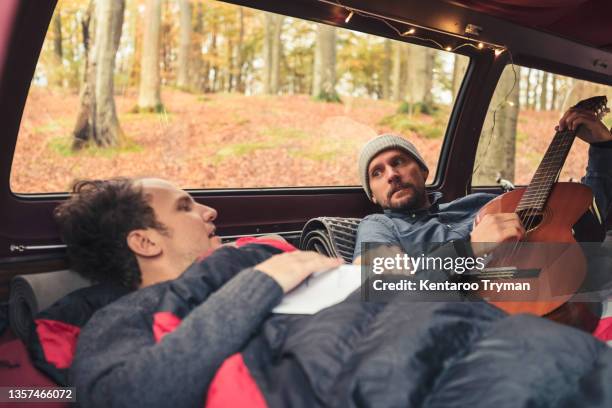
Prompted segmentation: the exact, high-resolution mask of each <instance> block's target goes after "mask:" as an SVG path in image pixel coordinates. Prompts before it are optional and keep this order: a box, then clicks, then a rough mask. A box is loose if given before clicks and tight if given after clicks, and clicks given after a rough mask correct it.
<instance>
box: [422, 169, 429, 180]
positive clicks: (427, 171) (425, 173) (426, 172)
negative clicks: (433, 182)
mask: <svg viewBox="0 0 612 408" xmlns="http://www.w3.org/2000/svg"><path fill="white" fill-rule="evenodd" d="M421 174H423V181H427V177H428V176H429V170H427V169H424V168H421Z"/></svg>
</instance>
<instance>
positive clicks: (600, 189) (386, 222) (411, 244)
mask: <svg viewBox="0 0 612 408" xmlns="http://www.w3.org/2000/svg"><path fill="white" fill-rule="evenodd" d="M582 182H583V183H584V184H586V185H588V186H590V187H591V189H592V190H593V195H594V197H595V201H596V203H597V207H598V209H599V212H600V215H601V217H602V219H604V220H605V219H606V211H607V209H608V206H609V205H610V202H611V201H612V148H609V147H598V146H595V145H591V147H590V148H589V164H588V167H587V172H586V175H585V176H584V177H583V179H582ZM494 197H495V195H494V194H485V193H474V194H470V195H467V196H465V197H461V198H458V199H456V200H454V201H451V202H449V203H444V204H438V202H439V201H440V199H441V198H442V194H441V193H433V194H431V195H430V201H431V202H432V205H431V207H430V208H428V209H422V210H417V211H394V210H385V211H384V214H371V215H368V216H367V217H365V218H364V219H363V220H362V221H361V223H360V224H359V228H358V230H357V240H356V243H355V251H354V254H353V258H357V257H358V256H360V255H361V250H362V248H361V246H362V245H361V244H362V243H364V242H372V243H385V244H392V245H398V246H400V247H401V248H402V249H403V250H404V251H405V252H406V253H407V254H413V255H418V254H420V253H422V252H429V251H427V250H426V249H430V248H426V247H427V246H428V245H431V244H432V243H444V242H448V241H451V240H460V239H467V238H469V236H470V234H471V232H472V227H473V224H474V217H475V216H476V214H477V213H478V210H480V208H481V207H482V206H483V205H485V204H486V203H487V202H489V201H490V200H491V199H493V198H494Z"/></svg>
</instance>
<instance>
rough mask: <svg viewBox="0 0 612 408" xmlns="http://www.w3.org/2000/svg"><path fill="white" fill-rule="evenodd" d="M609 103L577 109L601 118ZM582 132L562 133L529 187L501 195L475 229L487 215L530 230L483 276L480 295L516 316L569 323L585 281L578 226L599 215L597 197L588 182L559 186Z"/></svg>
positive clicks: (586, 103) (594, 101)
mask: <svg viewBox="0 0 612 408" xmlns="http://www.w3.org/2000/svg"><path fill="white" fill-rule="evenodd" d="M606 103H607V99H606V97H605V96H597V97H593V98H589V99H585V100H583V101H581V102H579V103H578V104H577V105H576V106H575V108H581V109H586V110H590V111H592V112H593V113H595V115H596V116H597V117H598V118H599V119H601V118H602V117H603V116H604V115H605V113H607V112H608V111H609V109H608V108H607V106H606ZM577 131H578V129H576V130H574V131H571V130H564V131H559V132H556V134H555V136H554V138H553V140H552V142H551V144H550V146H549V147H548V150H547V151H546V153H545V154H544V158H543V159H542V162H541V163H540V165H539V167H538V169H537V170H536V172H535V175H534V176H533V179H532V180H531V182H530V183H529V185H528V186H527V187H524V188H518V189H516V190H513V191H510V192H507V193H505V194H502V195H501V196H499V197H496V198H495V199H493V200H492V201H490V202H489V203H488V204H487V205H485V206H484V207H483V208H482V209H481V210H480V211H479V212H478V214H477V215H476V218H475V221H474V223H475V225H477V224H478V223H479V222H480V221H481V220H482V219H483V218H484V216H485V215H487V214H496V213H509V212H514V213H516V214H517V215H518V217H519V219H520V221H521V223H522V224H523V226H524V228H525V231H526V235H525V237H524V239H523V240H522V241H521V242H519V243H512V244H503V245H502V246H500V248H499V250H494V251H493V253H492V254H491V256H490V257H487V259H488V260H489V262H487V264H486V268H485V269H483V270H482V271H481V272H479V274H478V276H477V279H479V280H480V281H481V284H480V285H479V287H480V290H479V292H478V293H479V295H480V296H481V297H483V298H484V299H485V300H488V301H489V302H490V303H493V304H495V305H496V306H497V307H499V308H501V309H503V310H505V311H506V312H508V313H510V314H514V313H532V314H536V315H538V316H548V317H551V316H553V317H554V316H555V314H556V315H561V317H556V318H555V319H554V320H562V321H563V320H564V319H566V318H567V317H564V313H560V309H562V306H563V305H566V304H567V305H569V303H566V302H568V300H569V299H570V298H571V297H572V296H573V295H574V294H575V293H576V292H577V291H578V289H579V288H580V287H581V285H582V283H583V281H584V279H585V276H586V273H587V266H586V258H585V255H584V253H583V252H582V250H581V249H580V246H579V245H577V244H576V242H577V240H576V237H575V236H574V233H573V228H574V225H575V224H576V223H577V222H578V220H579V219H581V217H582V216H583V215H584V214H585V213H587V212H588V211H593V212H596V208H593V205H594V200H593V194H592V192H591V189H590V188H589V187H588V186H585V185H583V184H580V183H572V182H557V181H558V178H559V174H560V172H561V169H562V167H563V164H564V163H565V160H566V158H567V155H568V153H569V151H570V148H571V146H572V143H573V142H574V139H575V137H576V133H577ZM588 240H589V241H590V240H591V239H588ZM536 243H542V244H536ZM483 280H488V282H496V283H505V284H509V285H505V287H506V288H510V289H511V290H504V291H501V292H500V291H498V289H493V288H491V286H492V285H490V284H489V285H487V286H488V288H487V289H486V290H485V289H484V287H485V285H483V284H482V282H483ZM525 284H527V285H525ZM499 287H501V286H498V288H499ZM512 288H517V290H512ZM525 288H529V290H525ZM570 303H571V304H572V305H570V307H571V309H572V310H569V311H567V313H569V314H570V315H572V316H573V318H576V314H577V312H576V310H575V309H576V307H580V306H579V305H577V304H573V303H574V302H570ZM566 323H569V324H571V323H572V322H567V321H566Z"/></svg>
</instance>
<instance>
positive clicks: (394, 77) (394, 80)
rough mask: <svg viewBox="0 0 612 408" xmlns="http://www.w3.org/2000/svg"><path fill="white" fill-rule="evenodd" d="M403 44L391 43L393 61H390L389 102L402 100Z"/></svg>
mask: <svg viewBox="0 0 612 408" xmlns="http://www.w3.org/2000/svg"><path fill="white" fill-rule="evenodd" d="M403 45H404V44H403V43H400V42H395V43H393V60H392V69H391V84H392V88H391V100H393V101H396V102H397V101H401V100H402V99H404V92H403V91H404V87H403V86H402V85H403V84H404V83H402V77H403V75H402V67H403V65H404V64H402V59H403V58H402V56H403V54H404V47H403Z"/></svg>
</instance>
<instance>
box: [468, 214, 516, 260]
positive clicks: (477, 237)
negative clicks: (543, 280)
mask: <svg viewBox="0 0 612 408" xmlns="http://www.w3.org/2000/svg"><path fill="white" fill-rule="evenodd" d="M524 236H525V228H524V227H523V224H521V220H520V219H519V216H518V215H517V214H516V213H498V214H487V215H485V216H484V217H483V219H482V221H480V222H479V223H478V224H477V225H476V226H475V227H474V229H473V230H472V234H471V235H470V242H471V243H472V251H473V252H474V255H476V256H482V255H484V254H487V253H490V252H491V251H493V250H494V249H495V248H496V247H498V246H499V244H501V243H502V242H517V241H520V240H521V239H523V237H524Z"/></svg>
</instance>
